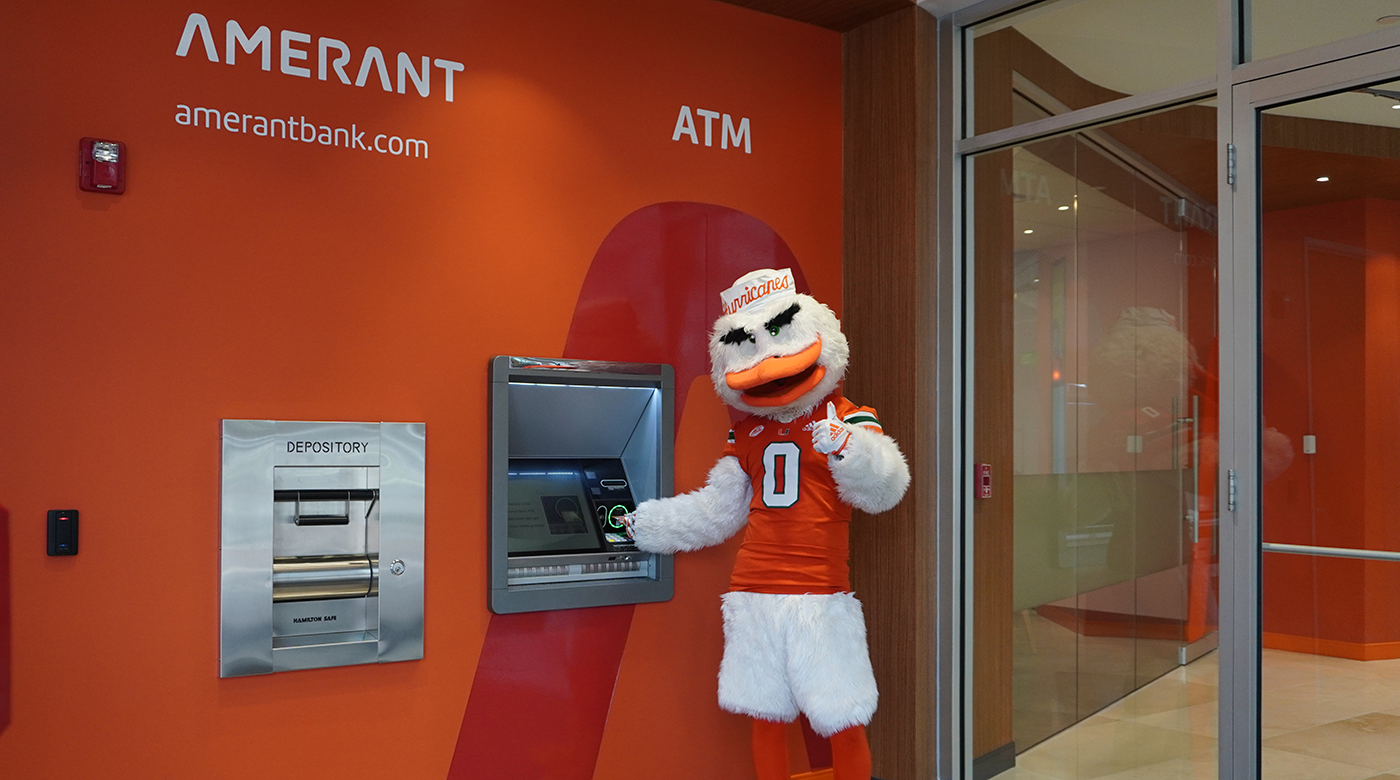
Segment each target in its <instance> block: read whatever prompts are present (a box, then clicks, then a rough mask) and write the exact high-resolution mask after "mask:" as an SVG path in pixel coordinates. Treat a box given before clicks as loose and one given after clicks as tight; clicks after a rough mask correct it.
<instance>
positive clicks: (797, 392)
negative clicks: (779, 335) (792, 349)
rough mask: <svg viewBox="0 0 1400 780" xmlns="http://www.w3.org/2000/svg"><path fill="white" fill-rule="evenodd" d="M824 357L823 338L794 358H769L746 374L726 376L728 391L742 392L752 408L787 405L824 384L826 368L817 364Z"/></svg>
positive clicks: (745, 400)
mask: <svg viewBox="0 0 1400 780" xmlns="http://www.w3.org/2000/svg"><path fill="white" fill-rule="evenodd" d="M821 354H822V339H821V336H818V337H817V340H816V341H815V342H813V343H812V345H811V346H809V347H807V348H806V349H804V350H802V351H801V352H798V353H796V354H793V355H781V356H775V357H770V358H766V359H765V360H764V361H763V362H762V363H759V364H758V365H756V366H754V367H753V368H748V369H744V370H743V371H734V372H732V373H729V374H725V375H724V382H725V384H727V385H729V389H731V390H738V391H740V397H741V398H743V399H744V402H745V403H747V404H749V405H750V406H764V407H768V406H787V405H788V404H790V403H792V402H793V401H796V400H797V399H798V398H801V397H802V396H803V394H805V393H807V392H808V391H809V390H811V389H812V388H814V387H816V386H817V385H818V384H820V383H821V381H822V378H823V377H825V376H826V369H825V368H823V367H821V366H819V365H817V358H819V357H821Z"/></svg>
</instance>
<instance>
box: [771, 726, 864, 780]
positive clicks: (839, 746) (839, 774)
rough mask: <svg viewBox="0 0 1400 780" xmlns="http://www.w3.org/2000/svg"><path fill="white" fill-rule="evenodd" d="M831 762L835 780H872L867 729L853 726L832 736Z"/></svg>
mask: <svg viewBox="0 0 1400 780" xmlns="http://www.w3.org/2000/svg"><path fill="white" fill-rule="evenodd" d="M831 760H832V763H833V765H834V766H833V767H832V768H833V770H834V771H833V773H832V777H833V778H834V780H870V743H868V742H866V741H865V727H864V726H851V727H850V728H848V729H845V730H843V731H838V732H836V733H835V734H832V735H831ZM759 777H762V775H760V776H759Z"/></svg>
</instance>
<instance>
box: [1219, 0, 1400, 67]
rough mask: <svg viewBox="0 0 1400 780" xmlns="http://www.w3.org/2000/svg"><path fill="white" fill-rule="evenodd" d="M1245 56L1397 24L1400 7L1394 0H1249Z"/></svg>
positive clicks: (1263, 55) (1316, 43) (1259, 57)
mask: <svg viewBox="0 0 1400 780" xmlns="http://www.w3.org/2000/svg"><path fill="white" fill-rule="evenodd" d="M1244 9H1245V13H1246V14H1248V18H1249V21H1248V23H1247V25H1246V27H1245V29H1246V30H1248V31H1249V47H1248V54H1249V56H1248V58H1247V59H1251V60H1262V59H1266V58H1268V57H1273V56H1274V55H1277V54H1287V53H1288V52H1291V51H1298V50H1299V49H1306V48H1308V47H1310V46H1319V45H1321V44H1324V43H1332V42H1333V41H1341V40H1345V39H1347V38H1351V37H1354V36H1357V35H1364V34H1366V33H1369V32H1374V31H1376V30H1381V29H1385V28H1387V27H1391V26H1393V25H1395V24H1397V23H1400V6H1397V5H1396V4H1395V3H1394V2H1393V0H1352V2H1348V3H1340V4H1339V3H1335V2H1324V1H1323V0H1248V2H1246V3H1244Z"/></svg>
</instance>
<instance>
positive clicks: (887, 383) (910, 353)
mask: <svg viewBox="0 0 1400 780" xmlns="http://www.w3.org/2000/svg"><path fill="white" fill-rule="evenodd" d="M936 51H937V22H936V20H935V19H934V18H933V17H932V16H930V15H929V14H928V13H927V12H925V11H923V10H921V9H918V8H915V7H910V8H906V9H903V10H899V11H896V12H894V13H891V14H888V15H886V16H883V17H880V18H879V19H876V20H874V21H872V22H869V23H867V24H865V25H862V26H860V27H857V28H856V29H854V30H851V31H850V32H847V33H846V34H845V35H844V64H845V75H844V89H845V92H844V101H845V106H844V114H845V120H844V121H845V127H844V139H845V140H844V144H845V146H844V187H845V191H844V198H845V203H844V212H845V219H844V225H843V235H844V244H845V246H844V266H843V275H844V288H845V292H844V304H843V311H842V315H843V316H842V321H843V325H844V328H845V331H846V335H847V338H849V340H850V342H851V366H850V371H849V375H848V376H849V378H848V379H847V381H846V395H847V396H848V397H850V398H851V399H852V400H854V401H856V402H857V403H862V404H869V405H871V406H874V407H875V408H876V410H877V411H878V412H879V414H880V419H881V422H882V423H883V425H884V426H885V430H886V431H887V432H888V433H889V434H890V435H892V436H893V437H894V438H895V439H896V440H897V441H898V442H899V443H900V446H901V447H902V448H903V450H904V454H905V456H906V457H907V458H908V459H909V462H910V466H911V471H912V472H913V475H914V479H913V484H912V485H911V487H910V490H909V494H908V496H906V498H905V499H904V501H903V502H902V503H901V504H900V505H899V506H898V507H896V508H895V509H894V510H892V511H890V512H886V513H884V514H881V515H878V516H875V517H869V516H861V514H860V513H856V514H857V517H856V518H855V521H854V522H853V523H852V531H851V571H852V581H853V585H854V587H855V589H856V593H857V594H858V595H859V596H860V598H861V600H862V601H863V602H864V604H865V614H866V622H867V624H868V626H869V632H870V633H869V637H870V652H871V660H872V661H873V663H874V665H875V676H876V679H877V680H878V681H879V685H880V709H879V711H878V712H877V713H876V715H875V720H874V721H873V722H872V724H871V727H870V746H871V752H872V754H873V757H874V773H875V775H876V776H878V777H880V778H882V779H883V780H916V779H917V780H928V779H929V778H932V777H934V773H935V765H934V725H935V724H934V704H935V701H936V696H937V691H936V690H935V686H934V682H933V681H934V669H935V667H934V664H935V660H936V659H935V657H934V652H935V648H934V643H933V637H934V632H933V627H934V620H935V615H934V609H935V601H934V594H935V589H934V578H935V576H936V574H937V572H936V570H935V565H934V564H935V560H936V558H935V557H934V550H935V549H936V548H935V545H936V539H935V538H934V534H935V523H934V520H935V511H934V509H935V504H934V501H935V496H936V493H935V489H934V488H935V482H934V479H935V477H936V470H935V467H936V461H935V460H934V457H933V456H934V453H933V447H932V444H933V441H932V435H933V434H932V431H933V430H934V420H933V414H932V410H931V409H930V408H929V406H930V398H931V397H932V390H931V388H932V386H933V381H934V371H935V363H934V360H935V357H936V351H935V347H934V344H935V343H936V342H935V340H934V338H935V334H934V333H933V323H934V321H935V319H934V318H935V316H936V307H935V303H936V301H935V297H934V295H935V292H936V284H935V281H936V280H935V277H934V271H935V263H936V260H937V258H936V257H935V246H934V240H933V239H934V236H935V228H936V223H935V220H936V213H935V210H934V206H935V202H934V201H935V189H934V187H935V181H936V178H935V176H936V168H935V163H936V159H935V154H934V152H935V135H934V134H935V129H936V128H935V125H934V120H935V115H934V109H935V107H936V82H935V75H936V72H935V66H936Z"/></svg>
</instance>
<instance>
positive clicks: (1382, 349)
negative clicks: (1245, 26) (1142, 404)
mask: <svg viewBox="0 0 1400 780" xmlns="http://www.w3.org/2000/svg"><path fill="white" fill-rule="evenodd" d="M1398 79H1400V51H1397V50H1395V49H1390V50H1385V51H1381V52H1376V53H1372V54H1368V55H1365V56H1361V57H1355V58H1351V59H1347V60H1341V61H1338V62H1334V63H1330V64H1327V65H1322V66H1318V67H1315V68H1311V69H1308V70H1305V71H1298V72H1294V73H1286V74H1283V75H1279V76H1275V77H1272V78H1269V79H1262V80H1259V81H1256V82H1251V83H1247V84H1243V85H1240V86H1238V87H1236V88H1235V112H1234V121H1235V127H1234V131H1235V138H1236V144H1235V146H1236V147H1237V149H1238V151H1237V155H1238V158H1239V177H1238V181H1237V183H1236V188H1237V189H1236V196H1235V199H1234V207H1235V209H1236V219H1235V222H1234V225H1235V228H1234V229H1235V241H1234V246H1235V258H1234V266H1233V267H1234V280H1235V282H1236V283H1237V287H1236V290H1235V295H1234V301H1235V304H1236V305H1235V308H1236V315H1237V316H1236V317H1235V318H1234V323H1233V326H1234V328H1236V329H1237V330H1236V331H1235V332H1234V339H1233V344H1234V346H1235V349H1236V354H1237V355H1240V356H1243V355H1246V354H1248V353H1250V352H1252V353H1253V356H1254V357H1255V358H1256V359H1254V360H1236V361H1235V362H1234V363H1233V366H1234V369H1235V370H1234V377H1233V381H1235V382H1236V383H1237V385H1236V387H1237V388H1241V389H1243V388H1249V387H1251V386H1255V387H1257V388H1259V392H1258V393H1257V394H1253V393H1248V392H1238V393H1237V397H1238V398H1239V401H1238V403H1237V406H1236V412H1237V413H1238V414H1239V417H1238V418H1237V419H1238V420H1240V421H1245V420H1255V421H1257V425H1249V426H1247V427H1245V428H1244V429H1243V430H1241V431H1239V433H1238V435H1237V436H1236V439H1235V446H1236V451H1235V452H1234V453H1233V460H1232V463H1233V465H1234V473H1235V477H1236V478H1235V484H1236V486H1237V490H1238V496H1239V504H1240V506H1239V514H1238V515H1237V517H1239V518H1250V517H1258V519H1259V520H1258V524H1257V526H1254V525H1253V524H1250V523H1247V522H1245V521H1244V520H1241V521H1240V522H1239V523H1238V524H1237V531H1236V533H1235V535H1234V538H1233V539H1232V541H1231V543H1230V545H1229V547H1230V548H1231V549H1230V551H1229V552H1228V553H1227V554H1233V556H1234V557H1233V561H1234V562H1235V564H1236V567H1237V573H1238V575H1239V576H1237V578H1236V580H1235V582H1236V583H1237V585H1238V586H1239V590H1238V591H1237V592H1236V593H1235V594H1234V595H1235V598H1234V600H1233V604H1234V607H1235V609H1234V612H1235V614H1234V617H1235V620H1233V621H1232V622H1233V628H1232V630H1233V631H1234V632H1235V635H1234V636H1232V637H1227V644H1230V645H1232V646H1233V649H1232V653H1231V656H1232V657H1231V659H1230V663H1229V666H1230V667H1231V673H1230V674H1229V675H1228V676H1230V677H1231V681H1232V683H1233V685H1232V688H1231V690H1232V695H1234V696H1235V697H1236V698H1235V704H1236V705H1237V706H1236V708H1235V712H1234V713H1233V716H1232V720H1233V721H1234V722H1233V724H1231V725H1232V728H1233V733H1234V740H1233V742H1234V744H1235V745H1236V746H1237V751H1236V752H1237V753H1238V754H1239V755H1237V756H1235V757H1234V759H1233V760H1234V762H1235V767H1236V770H1237V771H1236V772H1235V773H1234V776H1236V777H1245V776H1252V773H1250V774H1246V772H1249V770H1250V766H1249V762H1250V759H1251V758H1252V759H1253V760H1254V761H1257V763H1258V768H1257V771H1258V775H1257V776H1259V777H1262V778H1263V780H1284V779H1285V778H1303V777H1306V778H1337V779H1338V780H1367V779H1370V778H1387V779H1388V778H1394V777H1400V447H1398V446H1397V442H1400V80H1398ZM1256 339H1257V341H1256ZM1226 485H1227V488H1226V489H1227V490H1228V489H1229V487H1228V486H1229V482H1228V480H1227V482H1226ZM1251 601H1252V604H1251ZM1251 610H1257V612H1256V613H1254V614H1251ZM1233 640H1237V641H1233ZM1251 656H1252V657H1253V658H1252V660H1254V662H1255V663H1257V670H1258V672H1257V677H1254V678H1253V679H1251V678H1250V675H1251V671H1252V670H1251V669H1250V667H1249V662H1250V661H1251ZM1254 696H1257V701H1258V702H1259V712H1258V718H1257V720H1253V722H1251V717H1250V716H1251V715H1252V712H1251V710H1252V709H1253V707H1252V706H1249V705H1250V704H1251V703H1252V702H1250V701H1249V700H1250V699H1251V698H1253V697H1254ZM1250 744H1253V745H1257V746H1258V748H1257V753H1255V755H1253V756H1250V755H1249V754H1250V753H1254V752H1255V751H1250V750H1247V749H1240V748H1244V747H1245V746H1246V745H1250Z"/></svg>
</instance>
